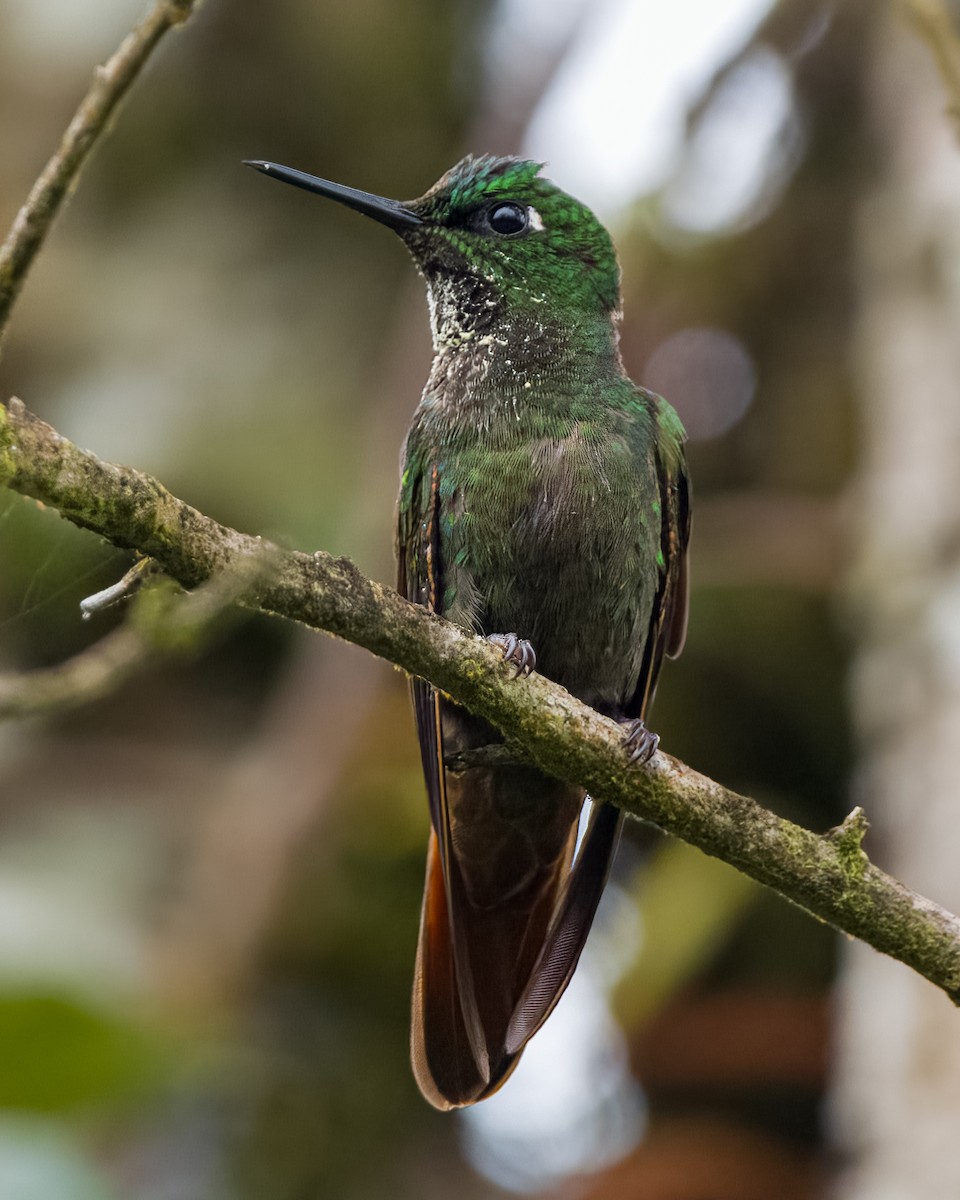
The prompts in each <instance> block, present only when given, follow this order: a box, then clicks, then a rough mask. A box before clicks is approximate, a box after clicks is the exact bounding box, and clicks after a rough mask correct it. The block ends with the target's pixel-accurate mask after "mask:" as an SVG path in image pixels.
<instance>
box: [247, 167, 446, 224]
mask: <svg viewBox="0 0 960 1200" xmlns="http://www.w3.org/2000/svg"><path fill="white" fill-rule="evenodd" d="M243 165H244V166H245V167H253V169H254V170H255V171H262V172H263V174H264V175H269V176H270V178H271V179H279V180H280V181H281V182H282V183H292V184H293V186H294V187H299V188H303V189H304V190H305V191H308V192H316V193H317V195H319V196H327V197H328V198H329V199H330V200H336V201H337V202H338V203H339V204H345V205H346V206H347V208H352V209H355V210H356V211H357V212H359V213H363V215H364V216H365V217H373V219H374V220H375V221H379V222H380V224H381V225H388V226H389V227H390V228H391V229H396V230H397V231H398V232H399V231H401V230H404V229H415V228H416V227H417V226H418V225H422V224H423V221H422V220H421V219H420V217H418V216H417V214H416V213H415V212H412V211H411V210H410V209H409V208H405V207H404V205H402V204H401V203H400V201H399V200H387V199H386V197H384V196H373V195H371V194H370V193H369V192H361V191H358V190H357V189H356V188H349V187H344V186H343V184H340V183H331V182H330V181H329V180H328V179H318V178H317V176H316V175H306V174H305V173H304V172H303V171H295V170H294V169H293V168H292V167H281V166H280V165H279V164H278V163H271V162H260V161H259V160H257V159H244V164H243Z"/></svg>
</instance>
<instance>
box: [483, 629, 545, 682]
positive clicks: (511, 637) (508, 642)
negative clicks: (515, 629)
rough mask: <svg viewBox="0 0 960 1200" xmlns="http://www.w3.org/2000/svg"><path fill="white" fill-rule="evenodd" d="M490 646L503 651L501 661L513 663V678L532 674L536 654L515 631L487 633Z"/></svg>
mask: <svg viewBox="0 0 960 1200" xmlns="http://www.w3.org/2000/svg"><path fill="white" fill-rule="evenodd" d="M486 640H487V641H488V642H489V643H490V644H491V646H496V647H498V648H499V650H500V651H501V652H502V653H503V661H504V662H508V663H513V665H514V667H515V668H516V670H515V671H514V673H513V677H514V679H516V678H517V677H518V676H520V675H532V674H533V671H534V669H535V667H536V665H537V655H536V652H535V651H534V649H533V647H532V646H531V645H530V643H529V642H528V641H527V640H526V639H525V638H519V637H517V635H516V634H515V633H489V634H487V639H486Z"/></svg>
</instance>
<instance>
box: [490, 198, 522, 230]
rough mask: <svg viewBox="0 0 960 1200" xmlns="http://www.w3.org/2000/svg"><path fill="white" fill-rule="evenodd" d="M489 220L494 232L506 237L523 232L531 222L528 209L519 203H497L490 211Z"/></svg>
mask: <svg viewBox="0 0 960 1200" xmlns="http://www.w3.org/2000/svg"><path fill="white" fill-rule="evenodd" d="M487 220H488V221H489V222H490V228H491V229H492V230H493V232H494V233H499V234H502V235H503V236H504V237H509V236H510V235H511V234H517V233H523V232H524V230H526V228H527V226H528V224H529V221H528V218H527V210H526V209H525V208H521V207H520V205H519V204H495V205H494V206H493V207H492V208H491V209H490V210H489V211H488V213H487Z"/></svg>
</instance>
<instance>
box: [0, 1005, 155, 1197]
mask: <svg viewBox="0 0 960 1200" xmlns="http://www.w3.org/2000/svg"><path fill="white" fill-rule="evenodd" d="M164 1073H165V1064H164V1057H163V1056H162V1054H161V1047H160V1046H159V1044H158V1043H157V1041H156V1040H155V1039H153V1038H151V1037H150V1035H149V1034H148V1033H146V1032H145V1031H143V1030H141V1029H139V1028H137V1027H136V1026H135V1025H133V1024H132V1023H130V1022H128V1021H126V1020H124V1019H123V1018H122V1017H118V1016H117V1015H115V1014H113V1013H111V1012H107V1011H105V1010H102V1009H97V1008H94V1007H92V1006H89V1005H86V1004H83V1003H82V1002H81V1001H79V1000H77V999H75V998H72V997H70V996H67V995H56V994H51V993H48V992H27V991H18V992H8V993H6V994H0V1107H3V1108H13V1109H26V1110H31V1111H34V1112H62V1111H66V1110H72V1109H78V1108H84V1107H88V1106H90V1105H94V1104H101V1103H105V1102H110V1101H114V1102H115V1101H117V1100H120V1099H129V1098H130V1097H131V1096H133V1095H136V1094H137V1093H141V1092H143V1091H144V1090H146V1089H147V1088H148V1087H149V1086H150V1085H151V1084H153V1083H156V1082H158V1081H159V1079H160V1077H161V1076H162V1074H164ZM0 1194H2V1195H4V1196H6V1193H5V1192H0Z"/></svg>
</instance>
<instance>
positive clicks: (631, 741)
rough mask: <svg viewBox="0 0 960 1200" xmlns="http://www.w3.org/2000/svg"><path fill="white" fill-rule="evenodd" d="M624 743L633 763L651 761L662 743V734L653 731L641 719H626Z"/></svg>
mask: <svg viewBox="0 0 960 1200" xmlns="http://www.w3.org/2000/svg"><path fill="white" fill-rule="evenodd" d="M623 728H624V730H625V733H624V738H623V744H624V747H625V748H626V751H627V755H628V756H629V759H630V761H631V762H632V763H645V762H649V761H650V759H651V758H653V755H654V753H655V751H656V749H657V747H658V746H659V745H660V734H659V733H651V731H650V730H649V729H648V728H647V727H646V725H644V723H643V722H642V721H641V720H640V719H639V718H637V719H635V720H632V721H624V722H623Z"/></svg>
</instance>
